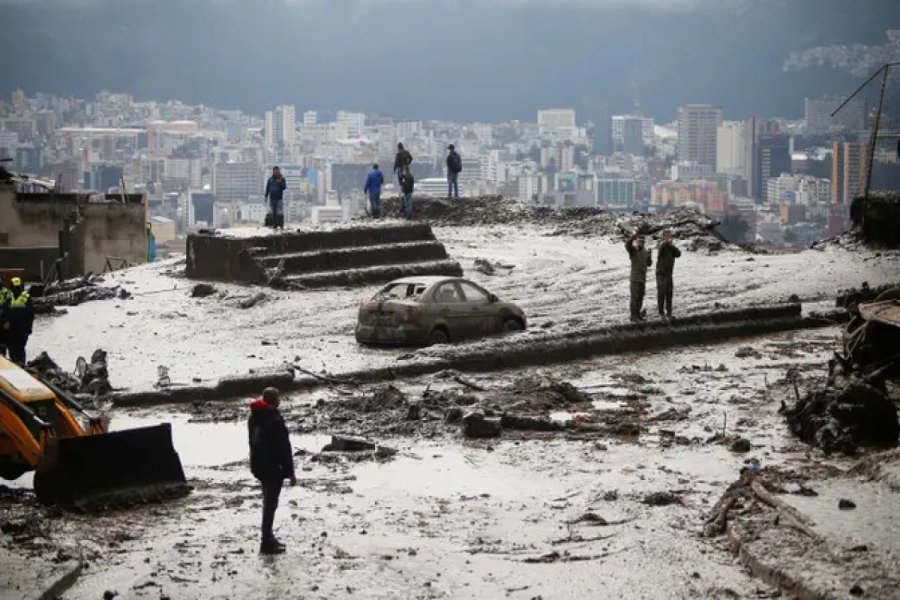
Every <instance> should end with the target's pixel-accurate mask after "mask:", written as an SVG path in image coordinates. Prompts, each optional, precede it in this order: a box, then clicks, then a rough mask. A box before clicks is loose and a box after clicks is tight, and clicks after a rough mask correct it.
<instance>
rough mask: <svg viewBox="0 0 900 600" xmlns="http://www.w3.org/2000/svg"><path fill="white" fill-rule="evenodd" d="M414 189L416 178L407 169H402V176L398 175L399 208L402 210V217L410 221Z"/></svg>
mask: <svg viewBox="0 0 900 600" xmlns="http://www.w3.org/2000/svg"><path fill="white" fill-rule="evenodd" d="M415 187H416V178H415V177H413V174H412V173H410V172H409V167H404V169H403V173H402V175H400V192H401V194H400V208H401V209H403V216H404V217H406V218H407V219H412V212H413V190H414V189H415Z"/></svg>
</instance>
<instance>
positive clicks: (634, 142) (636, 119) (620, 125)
mask: <svg viewBox="0 0 900 600" xmlns="http://www.w3.org/2000/svg"><path fill="white" fill-rule="evenodd" d="M610 134H611V138H612V150H613V152H625V153H626V154H635V155H642V154H644V153H645V150H646V148H648V147H650V146H652V145H653V119H651V118H649V117H641V116H635V115H613V117H612V122H611V127H610Z"/></svg>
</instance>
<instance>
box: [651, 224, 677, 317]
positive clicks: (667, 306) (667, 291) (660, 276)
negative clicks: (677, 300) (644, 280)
mask: <svg viewBox="0 0 900 600" xmlns="http://www.w3.org/2000/svg"><path fill="white" fill-rule="evenodd" d="M680 256H681V250H679V249H678V248H677V247H675V244H674V243H673V241H672V232H671V231H669V230H668V229H666V230H664V231H663V239H662V241H661V242H660V243H659V248H658V249H657V250H656V306H657V308H659V316H661V317H663V316H664V317H668V318H671V317H672V293H673V291H674V285H673V283H672V272H673V271H674V270H675V259H676V258H679V257H680Z"/></svg>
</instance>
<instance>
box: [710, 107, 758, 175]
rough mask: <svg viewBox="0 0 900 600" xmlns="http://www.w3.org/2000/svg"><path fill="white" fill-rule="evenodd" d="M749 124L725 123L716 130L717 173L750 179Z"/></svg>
mask: <svg viewBox="0 0 900 600" xmlns="http://www.w3.org/2000/svg"><path fill="white" fill-rule="evenodd" d="M747 147H748V144H747V124H746V123H745V122H743V121H725V122H723V123H722V124H721V125H719V127H718V129H717V130H716V173H723V174H725V175H732V176H735V177H742V178H743V179H749V178H750V173H749V172H748V169H747V165H748V162H747Z"/></svg>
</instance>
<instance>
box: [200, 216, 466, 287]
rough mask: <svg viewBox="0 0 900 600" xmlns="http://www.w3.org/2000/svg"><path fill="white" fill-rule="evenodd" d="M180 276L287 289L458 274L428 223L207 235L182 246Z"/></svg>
mask: <svg viewBox="0 0 900 600" xmlns="http://www.w3.org/2000/svg"><path fill="white" fill-rule="evenodd" d="M185 274H186V275H187V276H188V277H191V278H196V279H207V280H218V281H236V282H241V283H266V282H274V281H277V285H287V286H288V287H292V286H294V287H320V286H327V285H363V284H371V283H380V282H383V281H390V280H391V279H395V278H397V277H404V276H406V275H425V274H428V275H455V276H459V275H461V274H462V267H460V265H459V263H458V262H456V261H454V260H452V259H451V258H450V257H449V256H448V255H447V250H446V249H445V248H444V245H443V244H442V243H440V242H439V241H438V240H437V239H435V236H434V233H433V232H432V230H431V226H430V225H428V224H426V223H386V224H374V225H369V224H366V225H357V226H343V227H335V228H315V229H299V230H294V231H282V232H274V231H270V230H265V229H253V230H246V229H244V230H223V231H221V232H217V231H204V232H198V233H195V234H191V235H189V236H188V240H187V265H186V267H185Z"/></svg>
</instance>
